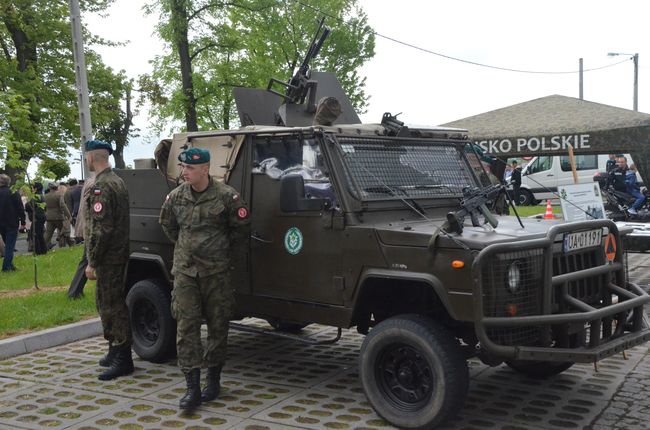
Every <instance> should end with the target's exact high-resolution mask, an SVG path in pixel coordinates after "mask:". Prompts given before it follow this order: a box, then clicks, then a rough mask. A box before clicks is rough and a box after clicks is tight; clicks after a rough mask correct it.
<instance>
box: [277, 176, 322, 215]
mask: <svg viewBox="0 0 650 430" xmlns="http://www.w3.org/2000/svg"><path fill="white" fill-rule="evenodd" d="M324 202H325V201H324V199H308V198H305V181H304V179H303V178H302V176H300V175H287V176H283V177H282V179H281V180H280V209H281V210H282V212H302V211H319V210H321V209H323V204H324Z"/></svg>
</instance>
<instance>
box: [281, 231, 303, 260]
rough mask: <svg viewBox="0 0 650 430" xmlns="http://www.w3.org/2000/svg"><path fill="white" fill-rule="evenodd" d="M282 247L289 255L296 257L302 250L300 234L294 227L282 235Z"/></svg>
mask: <svg viewBox="0 0 650 430" xmlns="http://www.w3.org/2000/svg"><path fill="white" fill-rule="evenodd" d="M284 247H285V248H286V249H287V252H288V253H289V254H291V255H296V254H297V253H299V252H300V250H301V249H302V233H301V232H300V230H298V229H297V228H296V227H291V228H290V229H289V230H287V233H286V234H285V235H284Z"/></svg>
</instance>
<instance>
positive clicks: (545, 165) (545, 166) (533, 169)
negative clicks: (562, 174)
mask: <svg viewBox="0 0 650 430" xmlns="http://www.w3.org/2000/svg"><path fill="white" fill-rule="evenodd" d="M552 161H553V159H552V158H551V157H537V158H536V159H535V161H533V162H532V164H531V166H530V168H529V169H528V173H529V174H531V173H538V172H543V171H545V170H549V169H550V168H551V162H552Z"/></svg>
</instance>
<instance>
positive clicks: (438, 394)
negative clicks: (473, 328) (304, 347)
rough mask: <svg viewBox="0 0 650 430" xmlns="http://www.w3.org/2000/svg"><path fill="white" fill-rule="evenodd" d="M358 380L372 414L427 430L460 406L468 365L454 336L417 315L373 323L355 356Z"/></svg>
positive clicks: (410, 426)
mask: <svg viewBox="0 0 650 430" xmlns="http://www.w3.org/2000/svg"><path fill="white" fill-rule="evenodd" d="M359 377H360V379H361V383H362V385H363V390H364V391H365V393H366V396H367V397H368V400H369V402H370V404H371V405H372V406H373V408H374V409H375V411H377V413H378V414H379V415H381V416H382V417H383V418H384V419H385V420H387V421H388V422H390V423H391V424H393V425H395V426H397V427H399V428H404V429H431V428H434V427H435V426H437V425H439V424H442V423H443V422H445V421H446V420H448V419H449V418H452V417H453V416H454V415H455V414H456V413H458V411H459V410H460V409H461V408H462V406H463V404H464V403H465V397H466V396H467V390H468V387H469V371H468V368H467V361H466V359H465V357H464V356H463V354H462V351H461V348H460V345H459V343H458V341H457V340H456V339H455V338H454V336H453V335H452V334H451V333H450V332H449V331H448V330H447V329H446V328H444V327H443V326H441V325H440V324H438V323H436V322H434V321H433V320H431V319H430V318H427V317H424V316H421V315H411V314H409V315H400V316H396V317H393V318H389V319H387V320H384V321H382V322H381V323H379V324H377V325H376V326H375V327H374V328H373V329H372V330H371V331H370V333H369V334H368V336H366V339H365V340H364V342H363V345H362V347H361V352H360V355H359Z"/></svg>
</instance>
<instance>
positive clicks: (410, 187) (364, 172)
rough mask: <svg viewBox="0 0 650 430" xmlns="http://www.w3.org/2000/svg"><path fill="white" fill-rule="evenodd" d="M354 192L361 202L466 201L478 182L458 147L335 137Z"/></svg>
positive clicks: (428, 143) (405, 141)
mask: <svg viewBox="0 0 650 430" xmlns="http://www.w3.org/2000/svg"><path fill="white" fill-rule="evenodd" d="M337 141H338V144H339V145H338V147H339V150H340V153H341V158H342V159H343V163H344V164H345V166H346V167H347V169H346V176H347V180H348V185H349V187H350V190H351V191H352V193H353V194H354V195H355V196H356V197H357V198H359V199H360V200H385V199H403V198H440V197H462V195H463V188H465V187H468V186H471V187H475V186H476V182H475V179H474V177H473V176H472V173H471V171H470V166H469V165H468V163H467V161H466V159H465V158H464V157H463V154H462V151H461V150H460V149H459V146H457V144H454V143H451V142H450V143H445V142H436V141H421V142H420V141H418V142H414V141H411V140H404V139H397V138H358V137H343V136H337Z"/></svg>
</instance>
